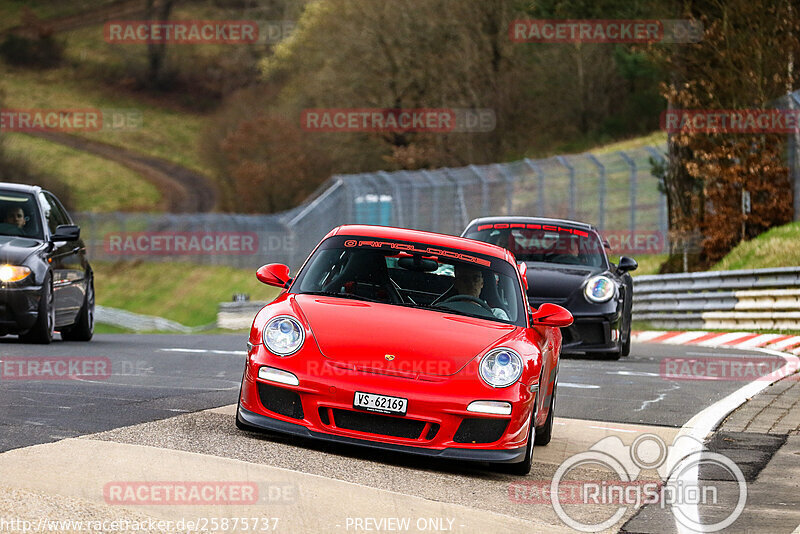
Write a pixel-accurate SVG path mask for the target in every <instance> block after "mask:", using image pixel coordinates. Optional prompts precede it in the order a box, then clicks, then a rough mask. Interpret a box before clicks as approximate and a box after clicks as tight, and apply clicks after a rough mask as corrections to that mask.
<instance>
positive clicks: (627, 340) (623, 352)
mask: <svg viewBox="0 0 800 534" xmlns="http://www.w3.org/2000/svg"><path fill="white" fill-rule="evenodd" d="M630 353H631V327H630V324H629V325H628V331H627V332H626V333H625V336H624V337H623V338H622V345H621V348H620V351H619V354H620V356H627V355H629V354H630Z"/></svg>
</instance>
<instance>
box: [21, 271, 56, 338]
mask: <svg viewBox="0 0 800 534" xmlns="http://www.w3.org/2000/svg"><path fill="white" fill-rule="evenodd" d="M55 326H56V307H55V302H54V299H53V284H52V283H51V277H50V275H49V274H48V275H47V277H46V278H45V279H44V282H43V283H42V295H41V296H40V297H39V310H38V314H37V316H36V323H34V325H33V327H32V328H31V329H30V330H28V331H27V332H26V333H24V334H22V335H21V336H19V337H20V339H22V341H25V342H26V343H39V344H42V345H49V344H50V343H51V342H52V341H53V332H54V330H55Z"/></svg>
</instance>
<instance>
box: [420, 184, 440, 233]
mask: <svg viewBox="0 0 800 534" xmlns="http://www.w3.org/2000/svg"><path fill="white" fill-rule="evenodd" d="M422 176H424V177H425V178H426V179H427V180H428V182H429V183H430V184H431V189H433V203H432V204H431V228H430V230H431V231H432V232H438V231H439V209H438V207H439V187H438V185H437V184H436V180H435V179H434V178H433V177H432V176H431V173H430V172H429V171H426V170H423V171H422Z"/></svg>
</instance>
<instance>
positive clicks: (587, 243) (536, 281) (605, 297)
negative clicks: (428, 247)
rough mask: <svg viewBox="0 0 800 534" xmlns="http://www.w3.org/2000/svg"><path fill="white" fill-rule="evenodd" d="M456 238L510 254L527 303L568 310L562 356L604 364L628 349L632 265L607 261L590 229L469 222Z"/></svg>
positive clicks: (541, 222) (522, 220) (511, 220)
mask: <svg viewBox="0 0 800 534" xmlns="http://www.w3.org/2000/svg"><path fill="white" fill-rule="evenodd" d="M462 236H464V237H468V238H471V239H477V240H479V241H485V242H487V243H493V244H495V245H499V246H501V247H504V248H507V249H508V250H510V251H511V252H512V253H513V254H514V256H515V257H516V259H517V261H519V262H524V263H525V266H526V267H527V274H526V277H527V282H528V291H527V292H528V301H529V302H530V304H531V306H533V307H539V305H540V304H542V303H545V302H552V303H555V304H559V305H561V306H563V307H565V308H566V309H568V310H569V311H570V312H571V313H572V315H573V316H574V318H575V322H574V323H573V324H572V326H570V327H568V328H562V334H563V336H564V341H563V349H562V350H563V352H564V353H590V354H597V355H599V356H603V357H606V358H610V359H617V358H619V357H620V356H627V355H628V353H629V352H630V348H631V305H632V295H633V281H632V280H631V275H630V274H629V272H630V271H633V270H635V269H636V268H637V267H638V264H637V263H636V260H634V259H633V258H628V257H626V256H622V257H621V258H620V260H619V265H614V264H613V263H611V262H610V261H609V260H608V256H607V255H606V250H605V246H604V242H603V239H602V237H601V236H600V234H599V233H598V231H597V229H596V228H594V227H593V226H592V225H590V224H586V223H581V222H576V221H566V220H560V219H546V218H542V217H486V218H482V219H475V220H474V221H472V222H471V223H469V225H467V228H466V230H464V232H463V233H462Z"/></svg>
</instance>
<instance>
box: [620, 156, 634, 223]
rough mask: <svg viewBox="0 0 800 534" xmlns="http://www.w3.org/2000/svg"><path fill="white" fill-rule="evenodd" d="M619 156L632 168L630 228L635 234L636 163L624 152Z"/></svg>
mask: <svg viewBox="0 0 800 534" xmlns="http://www.w3.org/2000/svg"><path fill="white" fill-rule="evenodd" d="M619 155H620V157H621V158H622V159H623V160H624V161H625V163H627V164H628V166H629V167H630V168H631V179H630V185H629V188H628V192H629V195H630V206H631V210H630V215H631V216H630V222H629V223H628V224H629V226H630V231H631V232H633V231H635V230H636V162H635V161H633V159H631V157H630V156H628V154H626V153H625V152H624V151H622V150H620V151H619Z"/></svg>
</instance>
